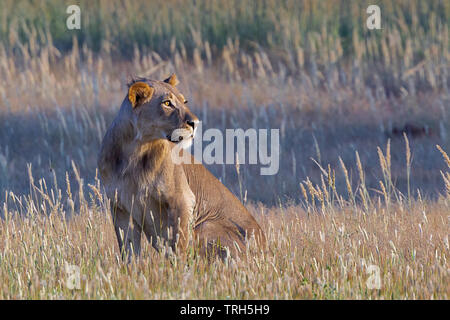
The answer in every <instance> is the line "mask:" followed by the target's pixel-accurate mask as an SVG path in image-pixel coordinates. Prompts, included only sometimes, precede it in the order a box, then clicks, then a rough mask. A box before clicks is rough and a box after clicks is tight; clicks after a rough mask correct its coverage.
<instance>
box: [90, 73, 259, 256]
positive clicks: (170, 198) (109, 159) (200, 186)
mask: <svg viewBox="0 0 450 320" xmlns="http://www.w3.org/2000/svg"><path fill="white" fill-rule="evenodd" d="M177 82H178V81H177V78H176V76H175V75H172V76H171V77H169V78H168V79H166V80H164V81H156V80H149V79H139V80H138V81H133V82H132V83H131V84H130V85H129V90H128V94H127V96H126V98H125V99H124V101H123V103H122V106H121V108H120V111H119V113H118V115H117V116H116V118H115V119H114V121H113V123H112V124H111V126H110V127H109V129H108V131H107V132H106V134H105V137H104V139H103V142H102V147H101V151H100V154H99V158H98V167H99V171H100V177H101V180H102V182H103V185H104V187H105V191H106V194H107V196H108V198H109V199H111V203H112V210H111V211H112V215H113V222H114V228H115V231H116V235H117V240H118V242H119V248H120V250H121V252H122V253H123V254H126V255H128V257H130V256H131V253H132V252H134V253H135V254H137V255H139V253H140V247H141V245H140V242H141V232H142V231H143V232H144V234H145V236H146V237H147V239H148V240H149V241H150V242H151V243H152V245H153V247H154V248H156V249H159V248H160V247H161V245H169V246H170V247H171V248H172V249H173V250H175V249H176V250H177V251H181V252H185V251H186V249H187V246H188V244H189V243H190V242H191V243H193V244H194V247H195V248H198V249H199V251H200V253H201V254H206V255H208V253H210V252H212V251H214V250H217V251H216V253H219V254H220V255H221V256H223V255H224V254H225V253H226V252H227V251H228V252H230V253H231V254H233V253H236V249H237V247H239V249H244V246H245V241H246V240H247V239H248V237H250V236H252V235H254V236H255V237H256V240H257V243H258V245H259V246H264V245H265V241H266V240H265V236H264V233H263V231H262V230H261V228H260V226H259V225H258V223H257V222H256V220H255V219H254V218H253V217H252V215H251V214H250V213H249V212H248V211H247V210H246V209H245V207H244V206H243V205H242V204H241V203H240V201H239V200H238V199H237V198H236V197H235V196H234V195H233V194H232V193H231V192H230V191H229V190H228V189H227V188H226V187H225V186H224V185H223V184H222V183H221V182H220V181H218V180H217V179H216V178H215V177H214V176H213V175H212V174H211V173H210V172H209V171H208V170H207V169H206V168H205V167H204V166H203V165H201V164H195V163H194V161H193V157H192V156H191V155H190V154H189V157H190V159H191V160H192V161H190V162H191V163H179V162H176V161H174V158H173V153H172V150H173V149H174V148H178V149H181V148H179V147H180V144H184V147H186V146H190V144H191V142H192V139H193V137H194V134H195V129H196V126H197V124H198V118H197V117H196V116H195V115H194V114H193V113H192V112H191V111H190V110H189V108H188V107H187V101H186V100H185V98H184V97H183V95H182V94H181V93H180V92H179V91H178V90H177V88H176V87H175V86H176V84H177ZM182 152H183V151H182ZM192 236H193V237H192ZM158 239H162V241H158ZM226 248H228V250H227V249H226Z"/></svg>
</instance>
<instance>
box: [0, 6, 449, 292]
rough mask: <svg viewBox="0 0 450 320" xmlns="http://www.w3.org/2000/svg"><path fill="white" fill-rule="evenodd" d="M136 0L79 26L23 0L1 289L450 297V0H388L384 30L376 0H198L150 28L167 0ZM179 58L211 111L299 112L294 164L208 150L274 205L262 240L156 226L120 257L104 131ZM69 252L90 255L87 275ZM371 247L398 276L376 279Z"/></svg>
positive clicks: (229, 118) (222, 121)
mask: <svg viewBox="0 0 450 320" xmlns="http://www.w3.org/2000/svg"><path fill="white" fill-rule="evenodd" d="M134 3H135V2H129V1H122V2H121V4H123V6H126V7H127V8H128V9H127V11H125V12H126V13H127V14H124V15H122V16H121V17H120V23H116V21H115V20H113V19H112V18H111V17H113V16H114V12H115V10H117V7H116V6H112V5H111V6H109V5H108V6H104V2H102V1H100V2H98V5H99V6H103V7H104V8H103V7H102V8H103V10H104V11H102V12H103V16H102V17H100V18H101V19H98V20H96V19H97V18H99V17H97V16H96V14H95V12H96V11H95V10H93V9H92V8H91V9H89V7H85V11H84V14H85V16H84V17H85V18H84V19H83V20H82V21H83V23H86V25H83V28H82V31H80V33H75V31H74V32H72V33H70V34H67V32H66V30H63V31H64V32H63V31H61V30H62V29H61V28H60V27H61V26H59V25H58V23H59V22H58V23H56V24H53V23H50V24H48V25H46V22H48V21H60V20H58V19H53V20H51V19H50V18H51V17H57V16H58V15H57V12H59V11H58V10H56V11H52V10H51V9H49V8H46V7H45V6H50V7H52V6H53V5H55V8H62V7H64V8H62V11H61V10H60V11H61V12H64V9H65V6H64V5H63V4H60V3H59V2H58V3H55V2H52V1H49V2H48V3H46V5H45V6H44V9H45V8H46V9H47V11H45V12H46V13H45V14H41V13H42V12H40V11H39V10H33V9H34V7H33V6H32V5H33V3H32V2H26V1H21V2H18V4H16V2H14V1H6V2H5V4H4V8H5V10H2V11H1V13H0V34H1V37H0V39H2V40H1V41H0V123H1V124H2V125H0V192H1V194H2V195H3V196H2V201H1V207H0V217H1V218H0V279H1V280H2V282H1V284H0V298H33V299H37V298H100V299H104V298H118V299H122V298H208V299H209V298H211V299H212V298H275V299H283V298H288V299H291V298H295V299H297V298H335V299H350V298H361V299H366V298H374V299H379V298H384V299H391V298H398V299H405V298H407V299H419V298H424V299H431V298H434V299H448V298H449V291H450V285H449V264H448V262H447V259H448V256H449V244H448V243H449V242H448V234H449V232H448V230H449V224H450V220H449V219H450V217H449V212H450V210H449V209H450V198H449V196H450V172H449V171H450V164H449V162H448V156H447V154H448V152H449V150H450V139H449V133H450V132H449V123H450V112H449V108H448V106H449V105H450V95H449V92H450V90H449V84H450V72H449V71H450V70H449V60H450V53H449V52H450V51H449V41H448V39H449V38H448V14H449V10H450V9H449V8H450V7H449V6H448V4H447V2H445V1H444V2H442V1H441V2H438V1H430V2H424V1H395V2H392V1H381V3H382V6H383V10H384V11H383V17H385V18H386V20H385V24H383V27H384V29H383V30H384V31H374V32H368V31H367V30H364V23H363V22H364V19H363V18H364V17H365V13H364V10H360V9H361V8H360V4H358V3H357V2H351V3H350V2H349V3H350V4H348V5H347V4H346V5H345V6H347V7H345V6H341V5H342V3H344V2H341V1H320V4H319V2H317V1H304V2H299V3H300V4H297V2H295V1H293V2H292V1H283V2H281V4H280V5H278V4H279V1H265V2H264V5H262V6H261V8H259V9H258V10H254V11H252V10H247V9H249V8H250V7H251V2H248V1H242V2H241V1H237V2H236V3H235V4H234V5H233V6H231V5H230V7H227V6H228V5H225V3H228V2H218V1H208V2H203V1H199V3H200V5H199V6H198V7H196V6H191V5H190V4H189V2H182V4H183V6H186V7H183V10H180V11H183V12H188V11H189V12H192V13H193V14H192V15H188V17H189V18H188V19H187V20H184V19H182V18H181V17H179V16H178V15H175V16H174V17H172V18H171V19H172V20H175V21H178V23H173V24H172V23H170V22H171V21H172V20H171V19H165V18H164V17H165V16H166V15H167V14H168V12H169V11H170V10H169V9H170V8H172V9H173V8H174V7H178V6H180V3H179V2H177V1H173V2H170V3H169V4H168V5H167V7H164V10H163V11H164V14H162V15H160V16H157V17H156V16H155V17H153V16H151V17H153V18H155V19H160V20H157V21H160V23H161V25H162V27H161V28H156V27H148V28H143V27H144V26H145V25H146V23H147V21H153V22H154V21H156V20H155V19H153V20H151V19H150V20H149V18H151V17H149V16H147V15H153V14H154V12H155V11H154V10H153V11H152V10H150V9H151V8H152V7H151V6H154V5H157V6H159V5H160V4H158V3H156V4H155V2H149V3H150V4H144V2H142V3H140V4H136V5H134ZM145 3H147V2H145ZM205 3H211V8H209V9H210V10H211V11H210V12H211V15H209V16H208V15H203V16H205V17H206V18H205V19H206V20H204V21H201V23H200V24H198V21H199V20H198V19H197V17H198V16H199V15H200V14H201V13H202V12H203V11H204V10H205V8H203V7H202V6H204V5H205ZM261 3H263V2H261ZM345 3H347V2H345ZM96 5H97V4H95V5H94V7H95V6H96ZM223 6H225V7H227V8H223ZM341 8H342V10H341ZM225 9H227V10H225ZM306 9H307V10H306ZM136 12H142V14H137V15H136V14H135V13H136ZM6 13H10V14H6ZM350 13H351V14H350ZM242 15H244V16H245V17H243V16H242ZM208 17H210V18H208ZM212 17H214V18H212ZM280 17H284V19H280ZM299 17H300V18H299ZM61 21H63V22H64V19H61ZM196 21H197V22H196ZM236 21H239V23H236ZM246 21H247V22H250V25H258V26H260V27H261V28H262V29H261V30H265V31H264V32H260V31H258V30H254V29H251V28H249V25H248V24H246V23H244V22H246ZM323 21H325V22H326V23H322V22H323ZM194 22H195V23H194ZM89 23H90V24H89ZM189 24H191V26H192V28H191V27H189V26H188V25H189ZM170 26H173V29H170ZM101 30H110V32H111V33H110V34H102V33H101ZM136 30H144V31H145V32H144V31H143V32H144V33H139V32H136ZM387 30H388V31H389V32H385V31H387ZM266 31H267V32H266ZM75 34H76V35H77V37H74V38H72V36H73V35H75ZM129 42H131V44H130V43H129ZM136 42H138V43H140V44H141V45H140V46H137V45H133V44H135V43H136ZM130 50H131V51H130ZM174 71H175V72H176V73H177V75H178V77H179V78H180V80H181V84H180V89H181V91H182V92H183V93H184V94H185V96H186V97H187V99H188V100H189V104H190V106H191V108H192V109H193V111H194V112H195V113H196V114H197V115H198V116H199V117H200V118H201V119H202V121H203V127H204V129H207V128H218V129H220V130H224V129H225V128H244V129H246V128H279V129H280V135H281V141H280V143H281V159H280V168H281V169H280V172H279V173H278V174H277V175H275V176H265V177H264V176H260V175H259V167H257V166H250V165H248V164H240V167H239V172H236V168H235V167H234V166H232V165H230V166H221V165H212V166H209V167H208V168H209V169H210V170H211V171H212V172H213V173H214V174H215V175H216V176H217V177H218V178H220V179H221V180H222V182H223V183H224V184H225V185H226V186H227V187H228V188H230V189H231V190H232V191H233V192H234V194H236V195H240V197H241V199H243V200H244V202H245V204H246V205H247V206H248V207H249V208H250V209H251V210H252V211H253V213H254V214H255V216H256V218H257V219H258V220H259V221H260V222H261V223H262V225H263V227H264V229H265V231H266V232H267V235H268V239H269V247H270V250H269V251H268V252H267V253H266V254H264V255H262V256H259V257H253V256H249V257H248V258H245V259H243V260H239V261H234V262H231V261H229V262H228V263H221V262H214V263H212V264H210V265H208V264H206V263H205V261H203V260H201V259H193V258H192V257H187V258H186V259H187V260H183V261H182V260H180V258H176V259H175V260H169V259H166V258H164V257H163V255H160V254H157V253H155V252H153V250H151V248H149V247H148V245H147V244H146V245H145V246H144V248H143V256H142V258H141V259H139V260H137V261H133V263H132V264H131V265H128V266H127V265H123V264H122V262H121V261H120V259H119V258H118V256H119V255H118V248H117V245H116V240H115V235H114V232H113V228H112V225H111V218H110V213H109V209H108V208H107V206H106V205H104V203H105V199H103V194H102V192H101V186H100V185H99V184H98V181H97V180H96V178H95V177H96V156H97V153H98V150H99V145H100V142H101V139H102V137H103V134H104V132H105V130H106V127H107V126H108V125H109V123H110V122H111V120H112V118H113V116H114V114H115V113H116V112H117V110H118V107H119V105H120V103H121V101H122V99H123V98H124V96H125V83H126V82H127V77H128V76H130V75H135V76H136V75H137V76H149V77H151V78H156V79H162V78H164V77H166V76H167V75H168V74H169V73H171V72H174ZM403 131H406V133H407V134H405V135H404V134H403ZM436 145H439V146H440V147H439V149H437V148H436ZM377 146H379V148H378V149H377ZM446 152H447V153H446ZM442 155H443V156H444V157H442ZM443 159H444V160H443ZM446 162H447V165H449V167H447V166H446ZM31 173H32V174H31ZM33 177H34V178H33ZM65 263H68V264H72V265H77V266H79V267H80V268H81V273H82V275H83V276H82V288H81V289H80V290H69V289H68V288H67V286H66V285H65V280H66V279H67V274H66V272H65V267H64V266H65ZM369 265H376V266H378V267H379V268H380V272H381V273H380V274H381V283H382V286H381V289H380V290H370V289H368V288H367V285H366V281H367V279H368V277H369V276H370V274H367V271H368V266H369Z"/></svg>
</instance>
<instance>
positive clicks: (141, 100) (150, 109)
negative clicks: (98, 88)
mask: <svg viewBox="0 0 450 320" xmlns="http://www.w3.org/2000/svg"><path fill="white" fill-rule="evenodd" d="M177 84H178V80H177V78H176V76H175V75H174V74H173V75H172V76H170V77H169V78H167V79H166V80H164V81H156V80H147V79H138V80H134V81H132V82H131V83H130V84H129V89H128V100H129V102H130V104H131V107H132V109H133V113H134V114H135V117H134V126H135V129H136V130H137V132H138V136H139V138H140V139H141V140H148V141H150V140H154V139H160V138H165V139H169V140H170V141H172V142H174V143H181V144H182V146H183V147H189V146H190V145H191V144H192V139H193V137H194V135H195V130H196V127H197V124H198V118H197V117H196V116H195V115H194V114H193V113H192V112H191V111H190V110H189V108H188V107H187V100H186V99H185V98H184V96H183V95H182V94H181V93H180V92H179V91H178V89H177V88H176V85H177Z"/></svg>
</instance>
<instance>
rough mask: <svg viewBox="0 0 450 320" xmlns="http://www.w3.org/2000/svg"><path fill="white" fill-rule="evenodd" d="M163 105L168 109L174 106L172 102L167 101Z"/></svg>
mask: <svg viewBox="0 0 450 320" xmlns="http://www.w3.org/2000/svg"><path fill="white" fill-rule="evenodd" d="M163 104H164V105H165V106H167V107H171V106H172V102H170V100H166V101H164V102H163Z"/></svg>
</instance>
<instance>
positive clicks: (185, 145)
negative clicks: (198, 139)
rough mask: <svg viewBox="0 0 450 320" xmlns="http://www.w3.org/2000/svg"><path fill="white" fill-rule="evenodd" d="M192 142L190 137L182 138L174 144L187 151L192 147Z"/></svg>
mask: <svg viewBox="0 0 450 320" xmlns="http://www.w3.org/2000/svg"><path fill="white" fill-rule="evenodd" d="M192 140H193V139H192V137H188V138H183V139H182V140H181V141H178V142H176V144H177V145H178V146H180V147H181V148H183V149H189V148H190V147H191V146H192Z"/></svg>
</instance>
